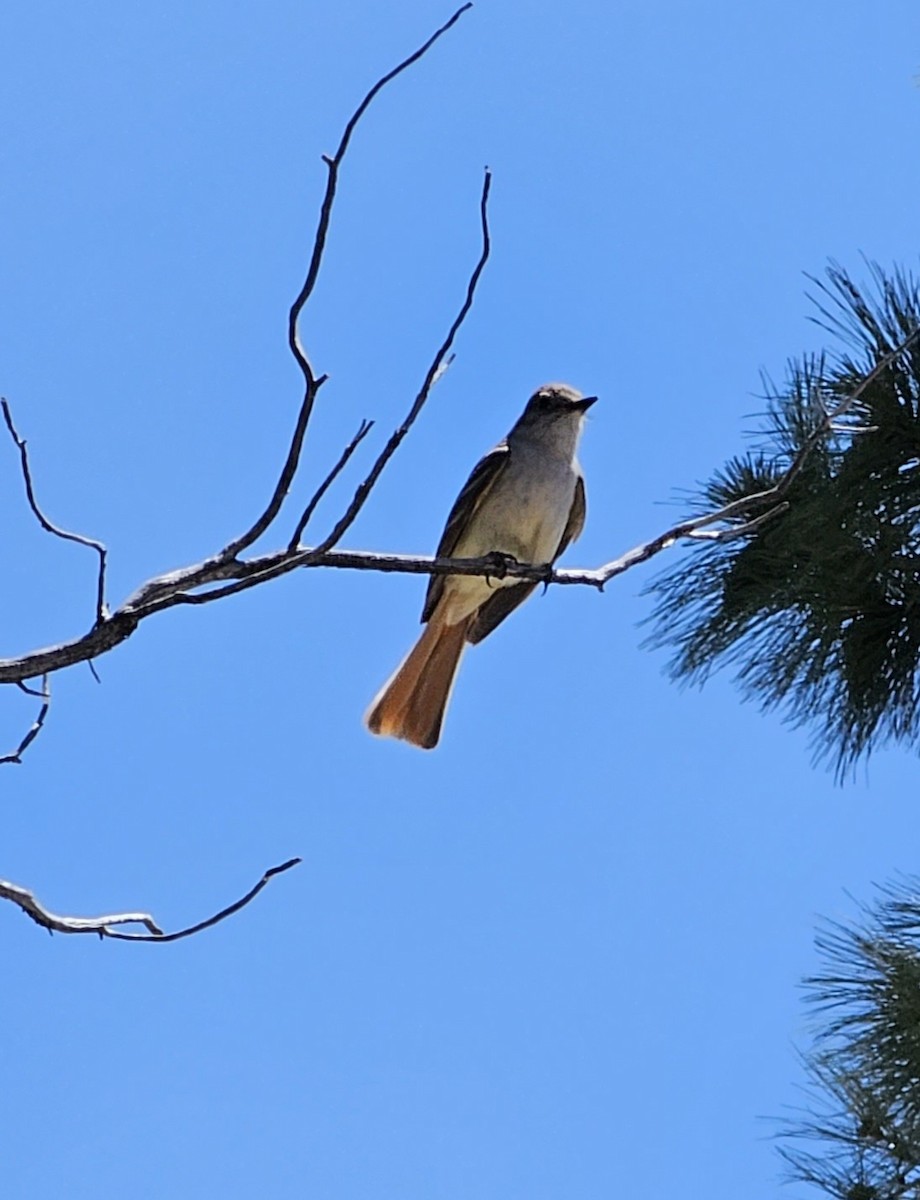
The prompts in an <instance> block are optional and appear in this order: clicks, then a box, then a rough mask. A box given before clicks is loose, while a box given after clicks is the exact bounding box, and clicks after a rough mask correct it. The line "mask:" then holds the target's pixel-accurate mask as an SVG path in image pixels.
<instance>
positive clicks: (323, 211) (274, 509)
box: [218, 4, 472, 559]
mask: <svg viewBox="0 0 920 1200" xmlns="http://www.w3.org/2000/svg"><path fill="white" fill-rule="evenodd" d="M468 8H472V4H464V5H463V7H462V8H459V9H457V11H456V12H455V13H454V15H453V16H452V17H451V18H450V20H449V21H447V22H446V23H445V24H444V25H442V26H441V28H440V29H438V30H436V31H435V32H434V33H433V34H432V35H431V37H430V38H429V39H428V41H427V42H425V44H424V45H423V46H420V47H419V49H418V50H416V51H415V52H414V53H413V54H410V55H409V57H408V58H406V59H404V60H403V61H402V62H401V63H400V64H399V66H397V67H394V68H393V70H392V71H388V72H387V73H386V75H384V76H382V77H381V78H380V79H378V80H377V82H376V83H375V84H374V86H373V87H372V88H371V89H370V91H369V92H368V93H367V95H366V96H365V97H364V99H363V100H362V101H361V103H360V104H359V105H358V107H357V108H356V109H355V111H354V112H353V113H352V115H351V117H350V118H349V120H348V123H347V124H346V126H345V131H344V133H343V134H342V138H341V141H340V142H339V146H338V149H337V150H336V152H335V154H334V155H333V156H332V158H329V157H328V155H324V156H323V162H324V163H325V164H326V169H327V177H326V192H325V195H324V196H323V200H322V203H321V204H320V210H319V222H318V224H317V227H316V236H315V237H314V239H313V250H312V253H311V255H310V264H309V266H308V267H307V274H306V278H305V279H304V282H303V286H302V287H301V289H300V291H299V292H298V294H297V298H296V299H295V300H294V303H293V304H292V305H291V309H290V313H289V314H288V346H289V348H290V351H291V354H293V356H294V359H295V361H296V363H297V365H298V366H299V367H300V370H301V373H302V374H303V377H304V383H305V390H304V396H303V400H302V401H301V404H300V411H299V413H298V414H297V423H296V424H295V426H294V433H293V436H292V438H291V444H290V446H289V448H288V453H287V458H286V459H285V463H284V466H283V467H282V469H281V474H280V475H279V476H278V482H277V483H276V484H275V490H274V492H273V493H272V497H271V499H270V500H269V502H268V505H267V507H266V509H265V511H264V512H263V513H262V515H261V516H260V517H259V518H258V519H257V520H256V521H255V522H253V524H252V525H251V526H250V527H249V529H247V530H246V532H245V533H244V534H242V535H241V536H240V537H238V538H236V539H235V540H234V541H232V542H229V543H228V544H227V545H226V546H225V547H224V548H223V550H222V551H221V552H220V555H219V556H218V557H219V558H221V559H232V558H236V556H237V555H238V554H239V553H240V552H241V551H242V550H246V549H247V548H248V547H249V546H251V545H252V544H253V542H255V541H257V540H258V538H260V537H261V536H262V534H263V533H265V531H266V530H267V529H268V528H269V526H270V525H271V523H272V522H273V521H274V519H275V517H277V515H278V513H279V512H280V511H281V506H282V504H283V503H284V500H285V497H286V496H287V494H288V491H289V490H290V487H291V484H292V483H293V482H294V476H295V475H296V474H297V468H298V465H299V463H300V456H301V453H302V451H303V443H304V438H305V437H306V433H307V425H308V424H309V422H310V417H311V415H312V413H313V406H314V404H315V403H316V395H317V392H318V391H319V389H320V387H321V386H322V385H323V384H324V383H325V382H326V379H327V376H326V375H320V376H319V377H317V376H316V375H315V374H314V372H313V367H312V366H311V364H310V361H309V359H308V358H307V355H306V353H305V351H304V349H303V346H302V345H301V342H300V335H299V332H298V325H299V322H300V316H301V314H302V312H303V310H304V307H305V305H306V303H307V301H308V300H309V298H310V296H311V295H312V294H313V289H314V288H315V287H316V281H317V279H318V278H319V271H320V267H321V265H322V261H323V253H324V252H325V249H326V237H327V235H328V232H329V221H330V218H331V216H332V206H333V203H334V202H335V192H336V187H337V185H338V178H339V168H340V167H341V165H342V161H343V159H344V158H345V154H346V152H347V150H348V145H349V143H350V141H351V136H352V134H353V133H354V131H355V129H356V127H357V125H358V122H359V121H360V120H361V118H362V117H363V116H364V114H365V113H366V112H367V110H368V108H369V107H370V104H371V102H372V101H373V99H374V97H375V96H376V95H377V94H378V92H380V91H381V90H382V89H383V88H385V87H386V85H387V84H388V83H389V82H390V81H391V80H393V79H395V78H396V76H397V75H401V74H402V72H403V71H405V70H406V69H407V67H411V66H412V64H413V63H416V62H418V60H419V59H420V58H421V57H422V56H423V55H424V54H426V53H427V52H428V51H429V50H430V49H431V47H432V46H433V45H434V44H435V42H436V41H437V40H438V39H439V38H440V37H441V36H442V35H443V34H445V33H447V31H448V30H449V29H450V28H451V27H452V26H453V25H455V24H456V23H457V21H459V20H460V18H461V16H462V15H463V14H464V13H465V12H466V10H467V9H468ZM304 524H306V523H304ZM300 532H301V533H302V532H303V530H302V529H301V531H300ZM299 537H300V534H298V540H299Z"/></svg>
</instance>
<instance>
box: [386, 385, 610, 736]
mask: <svg viewBox="0 0 920 1200" xmlns="http://www.w3.org/2000/svg"><path fill="white" fill-rule="evenodd" d="M596 399H597V397H596V396H586V397H583V396H582V394H581V392H576V391H575V389H574V388H570V387H566V385H565V384H562V383H550V384H547V385H546V386H545V387H541V388H540V389H539V391H536V392H534V394H533V395H532V396H531V397H530V399H529V400H528V402H527V407H526V408H525V409H524V412H523V413H522V415H521V417H520V419H519V420H518V422H517V424H516V425H515V426H514V428H513V429H512V430H511V432H510V433H509V434H508V436H507V438H505V440H504V441H503V442H499V444H498V445H497V446H496V447H495V449H494V450H490V451H489V453H488V454H487V455H486V456H485V458H483V459H482V460H481V461H480V463H479V464H478V465H477V467H476V469H475V470H474V471H473V473H472V475H471V476H470V477H469V479H468V480H467V481H466V486H465V487H464V488H463V491H462V492H461V493H460V495H459V496H458V497H457V500H456V502H455V504H454V507H453V508H452V509H451V510H450V516H449V517H448V518H447V526H446V527H445V529H444V533H443V534H442V535H441V541H440V542H439V544H438V549H437V554H438V557H439V558H440V557H443V558H480V557H483V556H485V555H487V554H490V553H493V552H495V551H497V552H499V553H501V554H507V555H510V556H512V557H513V558H515V559H517V561H518V562H520V563H531V564H534V565H541V566H542V565H544V564H546V563H553V562H555V561H556V559H557V558H558V557H559V555H560V554H561V553H562V552H563V550H564V549H565V548H566V546H568V544H569V543H570V542H572V541H574V539H575V538H577V537H578V535H579V534H580V533H581V531H582V529H583V527H584V523H585V481H584V477H583V475H582V473H581V467H580V466H579V465H578V459H577V458H576V457H575V451H576V449H577V447H578V439H579V438H580V437H581V430H582V426H583V424H584V417H585V413H586V412H587V411H588V409H589V408H590V407H591V405H592V404H593V403H594V401H595V400H596ZM536 586H537V585H536V584H535V583H529V582H527V581H526V580H520V579H509V578H506V579H486V578H483V577H481V576H475V575H432V576H431V581H430V582H429V584H428V594H427V595H426V597H425V607H424V609H423V610H422V621H423V622H424V623H425V629H424V631H423V633H422V636H421V637H420V638H419V640H418V641H417V642H416V644H415V646H413V648H412V649H411V650H410V651H409V653H408V655H407V656H406V658H405V659H404V660H403V662H402V663H401V664H400V666H399V668H398V669H397V671H396V673H395V674H394V675H393V676H392V678H391V679H389V680H388V681H387V683H385V684H384V686H383V688H382V689H381V691H380V692H379V693H378V694H377V696H376V697H375V699H374V702H373V704H371V706H370V708H369V709H368V712H367V715H366V717H365V721H366V723H367V727H368V729H369V730H370V731H371V733H379V734H384V735H387V736H389V737H395V738H402V739H403V740H404V741H407V742H411V743H412V745H413V746H421V747H423V748H424V749H426V750H430V749H431V748H432V747H433V746H436V745H437V744H438V738H439V736H440V734H441V722H442V721H443V719H444V710H445V709H446V708H447V702H448V700H449V699H450V693H451V689H452V687H453V683H454V675H455V674H456V671H457V667H458V666H459V665H460V656H461V655H462V653H463V649H464V646H465V645H466V643H467V642H481V641H482V639H483V638H484V637H486V636H487V635H488V634H490V633H491V632H492V630H493V629H495V627H496V626H497V625H500V624H501V622H502V621H504V619H505V617H507V616H508V614H509V613H510V612H511V611H512V609H515V608H517V606H518V605H519V604H520V603H522V601H524V600H526V599H527V597H528V596H529V595H530V593H531V592H532V591H533V590H534V588H535V587H536Z"/></svg>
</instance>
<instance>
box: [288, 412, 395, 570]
mask: <svg viewBox="0 0 920 1200" xmlns="http://www.w3.org/2000/svg"><path fill="white" fill-rule="evenodd" d="M373 428H374V422H373V421H362V422H361V424H360V425H359V426H358V432H357V433H356V434H355V436H354V437H353V438H352V439H351V441H350V442H349V443H348V445H347V446H346V447H345V449H344V450H343V451H342V455H341V457H340V458H339V461H338V462H337V463H336V464H335V466H334V467H333V468H332V470H331V471H330V472H329V474H328V475H327V476H326V478H325V479H324V480H323V482H322V483H321V484H320V485H319V487H318V488H317V489H316V491H315V492H314V493H313V495H312V496H311V497H310V502H309V504H308V505H307V507H306V508H305V509H304V510H303V513H302V514H301V517H300V520H299V521H298V522H297V528H296V529H295V530H294V536H293V537H292V538H291V540H290V542H289V543H288V550H296V549H297V547H298V546H299V545H300V539H301V538H302V537H303V532H304V530H305V529H306V527H307V525H309V523H310V518H311V517H312V516H313V514H314V512H315V511H316V506H317V504H319V502H320V500H322V498H323V496H325V494H326V492H327V491H328V490H329V488H330V487H331V486H332V484H333V483H334V482H335V480H336V479H337V478H338V477H339V475H340V474H341V473H342V471H343V470H344V468H345V466H346V464H347V462H348V460H349V459H350V458H351V456H352V455H353V454H354V452H355V451H356V450H357V448H358V447H359V446H360V445H361V443H362V442H363V441H364V439H365V438H366V437H367V435H368V434H369V433H370V431H371V430H372V429H373Z"/></svg>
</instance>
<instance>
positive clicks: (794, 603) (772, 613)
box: [649, 265, 920, 774]
mask: <svg viewBox="0 0 920 1200" xmlns="http://www.w3.org/2000/svg"><path fill="white" fill-rule="evenodd" d="M870 270H871V274H872V283H871V286H870V287H869V288H868V289H860V288H858V287H857V286H856V285H855V284H854V283H853V282H852V280H851V279H850V278H849V276H848V275H847V274H846V273H845V272H844V271H843V270H842V269H841V268H840V267H838V266H836V265H832V266H831V267H830V268H829V269H828V272H827V277H826V279H825V280H821V281H818V280H815V281H814V282H815V283H816V285H817V288H818V292H817V296H816V297H813V299H815V300H816V303H817V307H818V310H819V318H818V324H819V325H820V326H821V327H822V328H823V329H824V330H825V331H826V332H828V333H829V334H831V335H832V337H833V339H834V345H833V346H832V347H831V348H830V350H828V351H827V352H826V353H825V354H824V355H821V356H810V357H804V358H802V359H800V360H797V361H793V362H791V363H790V364H789V367H788V376H787V381H786V383H785V385H784V386H782V387H780V388H777V387H774V386H773V385H772V384H770V382H769V381H767V389H768V391H767V397H766V398H767V405H768V407H767V411H766V413H765V415H764V417H763V419H762V421H761V428H760V429H759V430H758V431H757V434H756V448H755V449H753V450H752V451H751V452H750V453H748V454H746V455H744V456H741V457H738V458H734V459H732V460H731V461H730V462H728V463H727V464H726V465H725V466H724V467H723V468H722V469H721V470H719V471H717V472H716V473H715V474H714V475H713V477H712V478H711V480H710V481H709V482H708V483H706V484H704V485H703V486H702V487H701V488H700V489H699V490H698V492H697V493H696V495H695V496H694V497H693V501H692V502H693V509H694V515H696V514H698V513H704V512H710V511H712V510H714V509H717V508H720V507H722V506H724V505H727V504H729V503H732V502H734V501H738V500H740V499H742V498H745V497H750V496H753V495H755V494H756V493H758V492H762V491H764V490H766V489H769V488H772V487H774V486H775V485H776V484H777V483H778V482H779V481H780V480H781V479H782V478H783V476H784V474H785V472H786V471H787V470H788V469H789V467H790V466H791V465H792V463H793V462H794V461H796V460H797V459H798V458H800V457H801V455H802V453H803V449H804V448H805V447H806V446H810V447H811V449H810V450H808V451H807V453H806V456H805V458H804V462H802V463H801V467H800V469H799V470H798V473H797V474H796V475H795V476H794V478H793V479H792V481H791V482H790V483H789V485H788V488H787V489H786V490H785V491H784V493H783V497H782V499H783V501H784V504H783V506H782V508H781V509H778V508H776V506H775V505H774V515H773V516H771V517H770V518H769V519H766V520H765V521H764V522H763V523H762V524H759V525H758V526H756V527H755V528H749V529H748V531H747V532H743V531H742V532H740V533H739V532H737V531H738V529H739V528H740V527H743V526H744V525H745V523H746V522H748V523H749V521H750V518H751V517H752V516H754V515H756V514H757V513H760V512H763V507H762V506H761V507H759V508H758V507H756V506H754V507H752V508H751V509H750V511H749V512H748V513H747V514H741V515H740V516H738V515H736V516H734V517H732V518H731V520H730V521H729V522H728V523H727V524H728V527H729V531H730V532H732V531H734V532H735V534H736V535H735V536H732V537H729V538H728V539H726V540H722V541H717V542H715V543H713V542H706V543H702V544H699V545H697V546H695V547H693V548H692V549H691V551H690V552H689V553H688V554H687V555H685V556H684V557H683V558H682V559H680V560H679V561H678V562H677V564H676V565H675V566H673V567H672V568H670V569H669V570H667V571H666V572H665V573H664V574H662V575H660V576H659V577H658V578H657V579H655V580H654V581H653V582H652V584H651V585H650V588H649V590H650V591H651V593H652V594H653V595H654V596H655V598H656V606H655V610H654V612H653V615H652V617H651V618H650V621H651V622H652V624H653V628H654V632H653V634H652V636H651V637H650V639H649V642H650V643H651V644H652V645H657V646H666V647H668V648H670V649H671V650H672V651H673V658H672V660H671V664H670V665H671V670H672V673H673V675H674V677H675V678H678V679H682V680H689V681H695V682H703V681H704V680H705V679H706V677H707V676H708V675H709V673H710V672H711V671H712V670H713V669H714V668H717V667H720V666H723V665H726V664H731V665H732V666H734V668H735V670H736V673H737V678H738V681H739V683H740V685H741V688H742V690H743V692H744V694H745V695H746V696H747V697H749V698H752V699H754V700H756V701H758V702H759V703H760V704H761V705H762V706H763V707H764V708H777V707H778V708H780V709H781V710H782V711H783V712H784V713H785V715H786V717H787V719H789V720H790V721H791V722H793V723H794V724H797V725H798V724H807V725H809V726H810V727H811V728H812V730H813V745H814V748H815V751H816V755H817V757H819V758H825V759H828V760H829V761H831V762H833V763H834V765H835V766H836V768H837V770H838V772H839V773H840V774H845V773H846V772H847V771H848V770H849V769H850V768H852V766H853V765H854V764H855V762H856V761H857V760H858V759H859V758H860V757H862V756H865V755H868V754H869V753H870V751H871V750H872V749H873V748H875V747H877V746H879V745H881V744H882V743H884V742H885V741H888V740H894V741H898V742H905V743H907V744H909V745H916V744H920V679H918V665H920V586H918V585H920V337H914V339H913V340H912V341H910V344H909V345H907V346H906V347H905V348H904V349H903V350H902V351H901V352H900V353H899V354H897V355H896V356H895V358H894V359H893V361H892V362H891V363H890V364H889V365H888V366H887V367H886V368H885V369H884V370H883V371H882V372H881V373H880V374H879V376H878V378H876V379H874V380H873V381H872V382H871V383H870V384H869V385H868V386H866V387H865V388H864V390H863V391H862V392H861V394H860V395H859V398H858V400H856V401H855V402H853V403H851V404H849V405H848V406H847V405H844V406H845V408H846V411H845V413H841V414H840V415H839V416H838V418H837V419H835V420H834V421H833V422H832V423H831V424H830V427H829V421H828V417H829V415H830V414H833V413H835V412H837V410H838V409H839V407H840V406H841V404H842V403H844V402H845V401H846V400H847V398H848V397H852V395H853V393H854V392H855V391H856V390H857V389H858V388H859V386H860V384H861V383H863V382H864V381H865V379H866V376H867V375H868V374H869V373H870V372H871V371H872V369H873V368H875V367H877V366H878V365H879V364H880V363H881V362H883V361H884V359H885V358H886V356H889V355H891V354H892V352H893V351H895V350H897V348H898V347H899V346H900V345H902V343H904V342H905V341H906V340H907V339H909V338H910V337H911V335H913V334H915V333H917V332H918V330H920V286H918V282H917V281H916V280H915V279H914V278H912V277H911V276H910V275H909V274H907V273H905V272H902V271H895V272H893V273H891V274H886V273H885V272H883V271H882V270H881V269H880V268H878V267H871V268H870Z"/></svg>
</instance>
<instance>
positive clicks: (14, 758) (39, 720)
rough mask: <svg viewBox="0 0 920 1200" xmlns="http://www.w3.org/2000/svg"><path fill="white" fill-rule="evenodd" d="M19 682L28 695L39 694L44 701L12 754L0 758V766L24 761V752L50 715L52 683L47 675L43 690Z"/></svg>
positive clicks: (44, 677) (43, 678)
mask: <svg viewBox="0 0 920 1200" xmlns="http://www.w3.org/2000/svg"><path fill="white" fill-rule="evenodd" d="M17 682H18V684H19V687H20V689H21V690H22V691H24V692H25V693H26V694H27V695H29V696H38V697H39V698H40V699H41V700H42V701H43V702H44V703H43V704H42V706H41V708H40V709H39V710H38V716H37V717H36V718H35V720H34V721H33V722H32V724H31V726H30V727H29V729H28V730H27V732H26V735H25V737H24V738H23V739H22V741H21V742H20V743H19V745H18V746H17V747H16V749H15V750H14V751H13V752H12V754H4V755H3V757H2V758H0V766H5V765H6V764H7V763H16V764H17V765H18V764H19V763H21V762H22V756H23V754H25V752H26V750H28V748H29V747H30V746H31V745H32V743H33V742H34V741H35V739H36V738H37V737H38V735H39V734H40V733H41V731H42V729H43V727H44V724H45V717H47V715H48V709H49V708H50V707H51V683H50V681H49V679H48V676H47V675H45V676H43V677H42V690H41V691H40V692H36V691H35V689H34V688H30V687H27V686H26V684H24V683H23V682H22V681H21V680H18V681H17Z"/></svg>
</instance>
